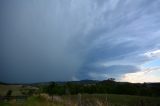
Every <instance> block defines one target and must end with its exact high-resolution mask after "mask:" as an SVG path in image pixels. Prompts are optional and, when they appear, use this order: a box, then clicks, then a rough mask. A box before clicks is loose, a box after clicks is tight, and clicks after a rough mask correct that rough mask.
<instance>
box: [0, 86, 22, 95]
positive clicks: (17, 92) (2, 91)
mask: <svg viewBox="0 0 160 106" xmlns="http://www.w3.org/2000/svg"><path fill="white" fill-rule="evenodd" d="M21 88H22V85H1V84H0V96H4V95H6V93H7V91H8V90H12V91H13V92H12V96H16V95H21V92H20V89H21Z"/></svg>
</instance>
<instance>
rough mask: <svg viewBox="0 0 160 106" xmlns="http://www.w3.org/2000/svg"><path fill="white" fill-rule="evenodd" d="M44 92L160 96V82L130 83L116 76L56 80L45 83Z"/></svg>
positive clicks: (54, 93)
mask: <svg viewBox="0 0 160 106" xmlns="http://www.w3.org/2000/svg"><path fill="white" fill-rule="evenodd" d="M41 88H42V92H45V93H48V94H49V95H50V96H53V95H64V94H78V93H88V94H97V93H98V94H104V93H108V94H127V95H140V96H160V83H157V84H156V83H155V84H154V83H151V84H149V83H143V84H140V83H135V84H133V83H128V82H116V81H115V79H114V78H111V79H108V80H104V81H99V82H96V83H84V82H83V83H82V84H81V83H75V82H67V83H65V84H56V83H55V82H54V83H53V82H52V83H50V85H45V86H43V87H41Z"/></svg>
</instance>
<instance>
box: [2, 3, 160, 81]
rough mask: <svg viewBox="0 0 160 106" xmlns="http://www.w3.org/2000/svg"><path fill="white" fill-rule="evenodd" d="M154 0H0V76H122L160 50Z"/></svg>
mask: <svg viewBox="0 0 160 106" xmlns="http://www.w3.org/2000/svg"><path fill="white" fill-rule="evenodd" d="M159 5H160V1H159V0H140V1H139V0H134V1H133V0H85V1H84V0H83V1H81V0H45V1H44V0H14V1H12V0H1V1H0V42H1V43H0V44H1V45H0V51H1V52H0V81H6V82H40V81H52V80H54V81H67V80H81V79H96V80H103V79H106V78H109V77H115V78H116V79H117V80H121V78H122V76H123V75H125V74H128V73H135V72H139V71H142V70H143V69H144V67H143V64H145V63H147V62H150V61H152V60H154V59H155V58H153V57H149V56H148V55H146V53H150V52H152V51H156V50H159V49H160V43H159V41H160V12H159V9H160V7H159ZM158 58H159V57H158ZM156 59H157V57H156Z"/></svg>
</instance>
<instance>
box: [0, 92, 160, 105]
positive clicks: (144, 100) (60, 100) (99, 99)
mask: <svg viewBox="0 0 160 106" xmlns="http://www.w3.org/2000/svg"><path fill="white" fill-rule="evenodd" d="M0 106H160V98H156V97H141V96H130V95H114V94H82V95H64V96H53V101H52V100H51V97H49V96H47V95H46V94H45V95H41V96H31V97H29V98H28V99H27V100H25V101H16V100H10V101H6V102H0Z"/></svg>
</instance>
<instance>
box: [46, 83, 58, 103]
mask: <svg viewBox="0 0 160 106" xmlns="http://www.w3.org/2000/svg"><path fill="white" fill-rule="evenodd" d="M55 85H56V84H55V82H51V83H50V84H49V86H48V87H47V93H48V95H50V96H51V97H52V101H53V94H54V88H55Z"/></svg>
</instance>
